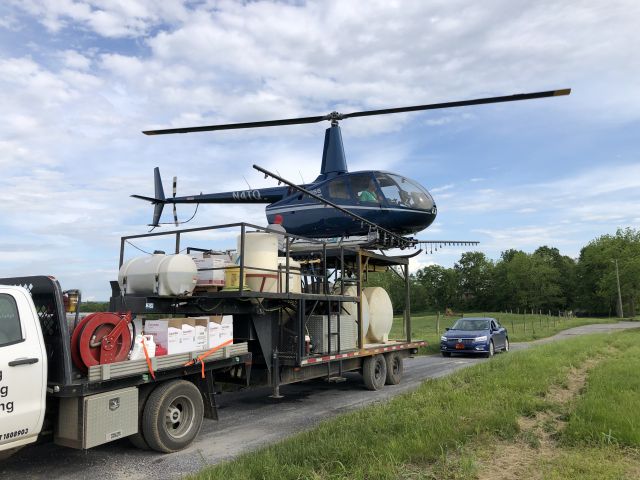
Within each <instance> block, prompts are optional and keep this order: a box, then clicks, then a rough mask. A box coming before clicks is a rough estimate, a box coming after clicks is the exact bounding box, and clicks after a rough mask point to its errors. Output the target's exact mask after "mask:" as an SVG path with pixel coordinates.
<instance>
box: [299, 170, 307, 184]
mask: <svg viewBox="0 0 640 480" xmlns="http://www.w3.org/2000/svg"><path fill="white" fill-rule="evenodd" d="M298 173H299V174H300V180H302V184H303V185H304V184H306V183H307V182H305V181H304V177H303V176H302V170H298Z"/></svg>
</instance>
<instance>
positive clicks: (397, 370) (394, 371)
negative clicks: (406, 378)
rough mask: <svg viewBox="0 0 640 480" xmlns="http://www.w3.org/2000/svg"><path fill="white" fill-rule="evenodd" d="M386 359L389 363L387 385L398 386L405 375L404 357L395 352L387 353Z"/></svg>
mask: <svg viewBox="0 0 640 480" xmlns="http://www.w3.org/2000/svg"><path fill="white" fill-rule="evenodd" d="M384 358H385V360H386V362H387V378H386V381H385V383H386V384H387V385H398V384H399V383H400V380H402V374H403V373H404V364H403V362H402V357H401V356H400V355H398V353H397V352H393V353H387V354H386V355H385V356H384Z"/></svg>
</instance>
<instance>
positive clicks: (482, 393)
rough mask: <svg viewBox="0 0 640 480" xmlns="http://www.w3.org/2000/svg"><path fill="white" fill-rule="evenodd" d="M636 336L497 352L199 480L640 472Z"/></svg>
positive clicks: (590, 475)
mask: <svg viewBox="0 0 640 480" xmlns="http://www.w3.org/2000/svg"><path fill="white" fill-rule="evenodd" d="M639 341H640V331H639V330H634V331H630V332H622V333H616V334H612V335H599V336H595V335H591V336H587V337H580V338H575V339H571V340H566V341H562V342H556V343H553V344H547V345H541V346H538V347H535V348H532V349H531V350H527V351H522V352H511V353H509V354H503V355H498V356H496V357H494V358H493V359H492V360H491V361H488V362H483V363H481V364H478V365H476V366H474V367H470V368H467V369H464V370H461V371H459V372H456V373H455V374H453V375H451V376H448V377H445V378H442V379H437V380H428V381H426V382H425V383H424V384H423V385H422V386H421V387H420V388H418V389H417V390H416V391H414V392H412V393H409V394H405V395H401V396H399V397H396V398H394V399H393V400H391V401H389V402H387V403H383V404H378V405H374V406H371V407H367V408H364V409H362V410H359V411H357V412H354V413H350V414H347V415H343V416H340V417H337V418H335V419H332V420H329V421H327V422H324V423H322V424H321V425H320V426H318V427H317V428H315V429H313V430H311V431H309V432H305V433H302V434H300V435H297V436H295V437H292V438H291V439H288V440H286V441H284V442H281V443H279V444H276V445H273V446H271V447H268V448H265V449H262V450H260V451H258V452H255V453H251V454H246V455H243V456H241V457H239V458H238V459H237V460H235V461H233V462H229V463H224V464H221V465H218V466H216V467H213V468H209V469H207V470H205V471H203V472H202V473H201V474H199V475H198V476H197V477H194V478H198V479H224V480H233V479H247V478H256V479H260V478H265V479H271V478H274V479H374V478H375V479H398V478H405V479H434V478H436V479H437V478H459V479H475V478H480V479H483V478H496V477H498V478H500V477H505V476H506V477H507V478H587V479H596V478H598V479H600V478H605V479H606V478H612V479H613V478H638V476H639V475H640V455H639V454H638V450H637V449H638V447H640V444H639V443H638V438H637V436H634V435H633V432H634V430H636V429H637V425H638V421H639V419H640V417H639V415H640V413H638V412H640V392H639V391H638V383H637V381H635V380H634V381H632V382H625V378H628V376H629V375H634V374H635V373H636V372H637V367H638V360H637V359H638V357H639V356H640V355H639V353H640V347H636V344H638V343H640V342H639ZM608 379H611V382H610V381H609V380H608ZM585 381H586V390H585V391H584V394H582V391H583V389H584V388H585V386H584V385H585V383H584V382H585ZM611 385H613V387H611ZM612 402H617V404H618V408H616V409H615V410H612V409H611V403H612ZM603 433H605V434H606V435H603ZM603 439H609V440H603ZM613 439H615V441H613ZM221 441H223V440H221ZM506 465H512V466H515V467H514V468H515V470H513V471H505V470H504V469H505V468H506ZM495 468H498V469H499V470H498V471H497V472H496V471H495ZM518 469H519V470H518ZM501 474H502V475H501ZM507 474H508V475H507Z"/></svg>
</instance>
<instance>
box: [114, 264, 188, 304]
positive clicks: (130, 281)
mask: <svg viewBox="0 0 640 480" xmlns="http://www.w3.org/2000/svg"><path fill="white" fill-rule="evenodd" d="M156 278H157V281H156ZM197 281H198V267H196V264H195V262H194V261H193V259H192V258H191V257H190V256H189V255H165V254H154V255H149V256H146V257H135V258H132V259H131V260H129V261H127V262H125V263H124V264H123V265H122V267H120V271H119V272H118V284H119V285H120V289H121V290H122V291H123V292H125V294H133V295H161V296H164V295H189V294H191V293H192V292H193V289H194V288H195V286H196V283H197Z"/></svg>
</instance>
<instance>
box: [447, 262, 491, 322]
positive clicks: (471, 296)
mask: <svg viewBox="0 0 640 480" xmlns="http://www.w3.org/2000/svg"><path fill="white" fill-rule="evenodd" d="M453 268H454V270H455V271H456V272H457V274H458V278H459V281H460V288H461V293H462V297H463V299H464V305H465V306H466V308H469V309H479V310H481V309H488V308H489V307H490V306H491V305H492V304H493V269H494V264H493V262H492V261H491V260H489V259H488V258H487V257H486V255H485V254H484V253H482V252H465V253H463V254H462V256H461V257H460V260H459V261H458V262H457V263H456V264H455V265H454V267H453Z"/></svg>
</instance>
